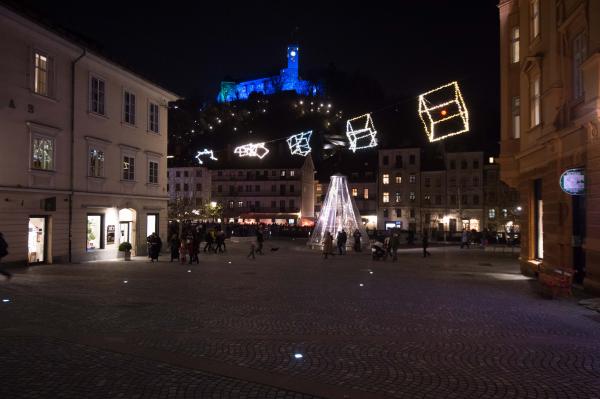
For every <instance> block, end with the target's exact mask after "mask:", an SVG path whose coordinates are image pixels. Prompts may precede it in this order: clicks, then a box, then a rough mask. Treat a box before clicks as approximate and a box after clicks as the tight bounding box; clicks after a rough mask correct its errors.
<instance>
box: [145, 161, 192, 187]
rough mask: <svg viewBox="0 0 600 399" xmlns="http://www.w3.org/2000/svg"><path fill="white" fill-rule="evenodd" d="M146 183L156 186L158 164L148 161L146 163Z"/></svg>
mask: <svg viewBox="0 0 600 399" xmlns="http://www.w3.org/2000/svg"><path fill="white" fill-rule="evenodd" d="M148 183H151V184H158V162H155V161H150V162H149V163H148ZM186 191H187V190H186Z"/></svg>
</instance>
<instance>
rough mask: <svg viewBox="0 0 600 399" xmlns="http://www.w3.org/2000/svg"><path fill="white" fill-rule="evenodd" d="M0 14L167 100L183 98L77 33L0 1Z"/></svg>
mask: <svg viewBox="0 0 600 399" xmlns="http://www.w3.org/2000/svg"><path fill="white" fill-rule="evenodd" d="M0 15H4V16H6V17H7V18H9V19H12V20H13V21H15V22H16V23H19V24H21V25H24V26H26V27H29V28H34V30H37V31H38V33H40V34H50V35H52V36H53V38H54V39H57V40H58V41H59V42H61V44H62V45H64V46H65V47H69V48H70V50H71V51H77V50H79V51H82V52H83V51H85V53H86V56H88V57H90V56H91V57H93V58H95V59H96V61H97V62H103V63H105V64H107V65H108V66H110V67H113V68H116V69H119V70H120V71H121V72H124V73H126V74H128V75H130V76H131V77H132V78H134V79H136V80H138V81H140V82H141V83H142V84H145V85H150V86H152V88H153V89H154V90H158V91H160V92H162V93H161V94H162V95H164V96H165V97H167V98H168V100H169V101H176V100H180V99H182V98H183V97H182V96H180V95H178V94H176V93H174V92H172V91H170V90H168V89H166V88H164V87H162V86H161V85H159V84H157V83H155V82H153V81H152V80H150V79H148V78H145V77H143V76H142V75H140V74H139V73H137V72H134V71H133V70H131V69H130V68H128V67H126V66H124V65H122V64H120V63H118V62H116V61H114V60H112V59H110V58H109V57H108V56H105V55H102V54H100V52H99V51H96V50H94V49H92V48H91V46H89V45H88V44H86V43H84V40H83V39H81V38H79V37H77V35H75V34H73V33H67V31H66V30H63V29H61V28H59V27H57V26H50V24H49V23H48V22H44V21H41V20H40V19H38V18H35V17H34V16H32V15H28V14H27V13H26V12H25V11H23V10H19V9H17V8H15V7H14V6H11V5H10V4H6V3H4V2H2V3H0ZM36 28H37V29H36Z"/></svg>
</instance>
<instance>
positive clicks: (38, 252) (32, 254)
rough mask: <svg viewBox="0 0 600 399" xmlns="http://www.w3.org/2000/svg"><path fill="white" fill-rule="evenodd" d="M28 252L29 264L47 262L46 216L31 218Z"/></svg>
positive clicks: (28, 233)
mask: <svg viewBox="0 0 600 399" xmlns="http://www.w3.org/2000/svg"><path fill="white" fill-rule="evenodd" d="M27 252H28V253H27V261H28V263H42V262H45V261H46V218H45V217H44V216H41V217H30V218H29V228H28V231H27Z"/></svg>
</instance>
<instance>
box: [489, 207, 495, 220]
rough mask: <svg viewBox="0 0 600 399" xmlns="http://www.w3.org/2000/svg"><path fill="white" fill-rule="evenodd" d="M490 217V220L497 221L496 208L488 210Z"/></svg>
mask: <svg viewBox="0 0 600 399" xmlns="http://www.w3.org/2000/svg"><path fill="white" fill-rule="evenodd" d="M488 217H489V218H490V219H496V210H495V209H494V208H492V209H490V210H488Z"/></svg>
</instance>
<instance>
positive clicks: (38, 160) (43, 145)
mask: <svg viewBox="0 0 600 399" xmlns="http://www.w3.org/2000/svg"><path fill="white" fill-rule="evenodd" d="M31 156H32V158H31V166H32V168H34V169H42V170H54V139H52V138H49V137H41V136H36V137H34V138H33V143H32V154H31Z"/></svg>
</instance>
